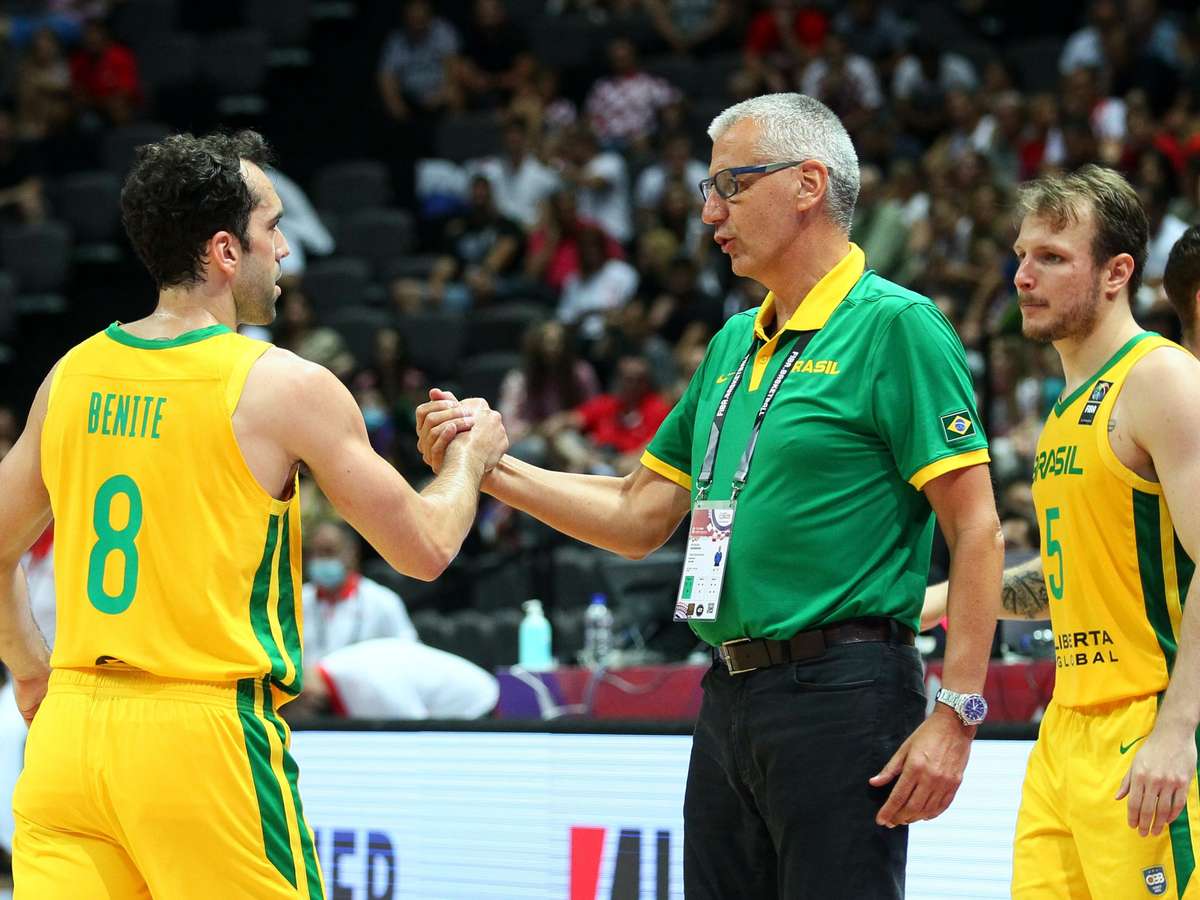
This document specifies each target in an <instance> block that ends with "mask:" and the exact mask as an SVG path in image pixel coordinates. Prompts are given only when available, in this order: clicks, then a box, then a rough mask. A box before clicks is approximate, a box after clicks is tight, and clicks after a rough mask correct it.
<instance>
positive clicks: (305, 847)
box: [263, 684, 325, 900]
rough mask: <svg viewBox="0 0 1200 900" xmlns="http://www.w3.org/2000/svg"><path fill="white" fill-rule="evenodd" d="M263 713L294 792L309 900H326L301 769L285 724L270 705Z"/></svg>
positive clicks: (267, 686)
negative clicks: (303, 799) (303, 803)
mask: <svg viewBox="0 0 1200 900" xmlns="http://www.w3.org/2000/svg"><path fill="white" fill-rule="evenodd" d="M263 690H270V686H269V685H267V684H264V685H263ZM263 713H264V714H265V715H266V717H267V720H268V721H269V722H270V723H271V724H272V725H273V726H274V727H275V733H276V734H277V735H279V743H280V745H281V746H282V747H283V772H284V774H285V775H287V780H288V787H290V788H291V791H292V803H293V804H294V805H295V807H296V823H297V824H298V825H299V826H300V850H301V853H302V854H303V855H304V871H305V873H306V875H307V876H308V898H309V900H324V897H325V892H324V891H323V890H322V889H321V871H320V867H319V866H318V865H317V851H316V848H315V847H313V842H312V833H311V832H310V831H309V830H308V825H307V823H306V822H305V821H304V809H303V808H302V807H301V805H300V768H299V767H298V766H297V765H296V760H294V759H292V754H291V753H289V752H288V749H287V739H286V731H285V729H284V727H283V723H282V722H280V721H279V717H278V716H276V715H275V711H274V710H273V709H271V707H270V706H269V705H267V704H264V705H263Z"/></svg>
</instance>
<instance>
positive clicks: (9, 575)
mask: <svg viewBox="0 0 1200 900" xmlns="http://www.w3.org/2000/svg"><path fill="white" fill-rule="evenodd" d="M0 572H2V573H3V574H0V660H3V661H4V665H6V666H8V669H9V671H10V672H12V674H13V677H14V678H16V679H17V680H18V681H27V680H32V679H35V678H44V677H45V676H46V674H47V673H48V672H49V671H50V649H49V648H48V647H47V646H46V639H45V638H44V637H42V633H41V632H40V631H39V630H38V627H37V623H36V622H34V621H33V613H32V612H30V609H29V593H28V591H27V589H26V587H25V573H24V572H23V571H21V567H20V565H16V564H11V563H10V564H8V565H5V566H4V567H3V568H2V569H0Z"/></svg>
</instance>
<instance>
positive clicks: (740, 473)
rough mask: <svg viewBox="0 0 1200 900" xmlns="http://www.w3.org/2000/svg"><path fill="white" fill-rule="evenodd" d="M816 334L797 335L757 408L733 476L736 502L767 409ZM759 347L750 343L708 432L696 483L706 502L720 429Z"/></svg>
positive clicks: (718, 405)
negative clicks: (706, 445)
mask: <svg viewBox="0 0 1200 900" xmlns="http://www.w3.org/2000/svg"><path fill="white" fill-rule="evenodd" d="M816 334H817V332H816V331H801V332H800V333H799V334H798V335H797V337H796V343H795V344H794V345H793V346H792V349H791V351H790V352H789V353H788V355H787V359H785V360H784V361H783V365H782V366H780V367H779V371H778V372H776V373H775V380H774V381H772V382H771V386H770V387H769V388H768V389H767V393H766V395H765V396H764V397H763V402H762V405H761V406H760V407H759V408H758V415H757V416H755V417H754V427H753V428H751V429H750V440H749V441H748V442H747V443H746V449H745V450H744V451H743V452H742V459H741V462H739V463H738V467H737V471H736V472H734V474H733V495H732V497H731V498H730V499H733V500H736V499H737V495H738V494H739V493H741V490H742V488H744V487H745V486H746V479H747V478H748V477H749V476H750V461H751V460H752V459H753V458H754V448H755V446H756V445H757V444H758V433H759V431H761V430H762V423H763V419H765V418H766V417H767V410H768V409H769V408H770V406H771V403H772V401H773V400H774V399H775V395H776V394H777V393H779V388H780V386H781V385H782V384H783V379H785V378H787V377H788V373H790V372H791V371H792V366H794V365H795V364H796V360H797V359H798V358H799V356H800V354H801V353H803V352H804V350H805V348H806V347H808V344H809V342H810V341H811V340H812V339H813V338H814V337H815V336H816ZM757 347H758V338H757V337H755V338H753V339H752V340H751V342H750V350H749V351H748V352H747V353H746V355H745V356H743V357H742V362H741V364H740V365H739V366H738V367H737V371H736V372H734V373H733V375H732V376H731V377H730V379H729V387H727V388H725V394H724V396H722V397H721V402H720V403H718V404H717V411H716V414H715V415H714V416H713V423H712V428H711V429H710V430H709V432H708V448H707V449H706V450H705V451H704V463H703V464H702V465H701V467H700V478H699V480H698V482H697V490H696V499H697V500H703V499H704V497H705V495H706V494H707V493H708V489H709V488H710V487H712V472H713V465H714V464H715V463H716V461H717V447H718V446H719V445H720V443H721V430H722V429H723V428H724V427H725V415H726V413H727V412H728V411H729V401H730V400H732V399H733V392H734V391H736V390H737V388H738V385H739V384H741V383H742V375H743V374H744V373H745V371H746V364H747V363H749V362H750V359H751V357H753V356H754V351H755V350H756V349H757Z"/></svg>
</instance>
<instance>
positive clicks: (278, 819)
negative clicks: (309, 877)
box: [237, 678, 296, 887]
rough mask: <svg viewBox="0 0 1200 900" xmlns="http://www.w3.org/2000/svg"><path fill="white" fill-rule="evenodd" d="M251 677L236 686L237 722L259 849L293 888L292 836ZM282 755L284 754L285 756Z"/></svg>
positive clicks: (267, 698)
mask: <svg viewBox="0 0 1200 900" xmlns="http://www.w3.org/2000/svg"><path fill="white" fill-rule="evenodd" d="M257 682H258V679H255V678H243V679H241V680H240V681H239V682H238V685H237V692H238V697H237V708H238V719H239V720H240V721H241V723H242V737H243V738H244V739H245V742H246V756H247V757H248V758H249V760H250V775H251V777H252V778H253V780H254V796H255V798H256V799H257V801H258V816H259V822H260V824H261V826H262V836H263V848H264V849H265V851H266V855H267V859H268V860H269V861H270V863H271V865H273V866H274V867H275V868H276V869H277V870H278V871H279V874H280V875H282V876H283V877H284V878H286V879H287V881H288V884H290V885H291V886H292V887H296V857H295V855H294V854H293V853H292V837H291V833H290V831H289V830H288V821H287V810H286V808H285V807H284V805H283V787H282V785H280V783H279V779H278V778H277V777H276V776H275V771H274V770H273V769H272V768H271V741H270V739H269V738H268V737H267V727H266V725H264V724H263V721H262V719H260V718H259V717H258V715H257V711H256V710H255V708H254V706H255V703H254V686H255V684H256V683H257ZM262 691H263V709H264V711H265V710H266V709H268V708H269V707H270V696H271V693H270V691H271V688H270V686H269V685H267V684H265V683H264V684H263V686H262ZM285 755H286V754H285Z"/></svg>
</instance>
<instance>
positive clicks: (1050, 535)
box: [1046, 506, 1063, 600]
mask: <svg viewBox="0 0 1200 900" xmlns="http://www.w3.org/2000/svg"><path fill="white" fill-rule="evenodd" d="M1060 518H1061V517H1060V515H1059V512H1058V507H1057V506H1049V507H1047V508H1046V556H1047V557H1054V556H1057V557H1058V578H1057V580H1056V579H1055V577H1054V575H1053V574H1052V573H1051V572H1050V571H1048V570H1047V572H1046V584H1047V585H1048V586H1049V588H1050V593H1051V595H1053V597H1054V599H1055V600H1061V599H1062V598H1063V549H1062V544H1060V543H1059V542H1058V541H1057V540H1056V539H1055V537H1054V523H1055V522H1057V521H1059V519H1060Z"/></svg>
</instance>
